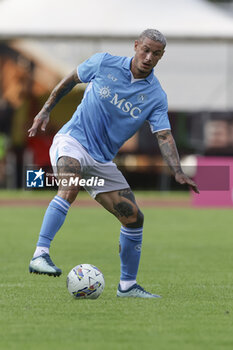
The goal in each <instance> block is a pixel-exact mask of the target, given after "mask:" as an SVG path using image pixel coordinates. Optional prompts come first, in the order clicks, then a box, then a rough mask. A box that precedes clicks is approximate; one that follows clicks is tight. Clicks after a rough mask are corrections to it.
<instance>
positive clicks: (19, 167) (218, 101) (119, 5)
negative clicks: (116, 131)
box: [0, 0, 233, 190]
mask: <svg viewBox="0 0 233 350" xmlns="http://www.w3.org/2000/svg"><path fill="white" fill-rule="evenodd" d="M146 28H155V29H158V30H160V31H161V32H162V33H163V34H164V35H165V36H166V38H167V48H166V53H165V55H164V57H163V59H162V60H161V61H160V63H159V64H158V66H157V67H156V69H155V74H156V76H157V77H158V78H159V80H160V82H161V85H162V86H163V88H164V90H165V91H166V93H167V95H168V102H169V117H170V122H171V125H172V130H173V135H174V137H175V140H176V142H177V146H178V149H179V153H180V156H181V158H182V161H183V164H184V166H186V167H187V172H189V171H188V168H189V167H192V166H193V165H196V164H197V162H198V159H199V158H200V159H207V160H208V159H209V157H215V159H217V158H218V159H227V160H228V161H231V160H232V159H233V158H231V157H233V1H226V0H225V1H220V0H219V1H217V0H216V1H207V0H176V1H173V0H144V1H141V0H140V1H139V0H134V1H131V0H118V1H117V0H108V1H107V0H98V1H95V0H86V1H83V0H66V1H62V0H34V1H31V0H20V1H18V0H0V188H8V189H11V188H22V187H24V183H25V167H27V166H31V165H33V166H35V167H38V168H40V167H43V168H46V167H49V166H50V162H49V154H48V150H49V147H50V145H51V142H52V138H53V136H54V134H55V133H56V132H57V131H58V130H59V128H60V127H61V126H62V125H63V124H64V123H65V122H66V121H68V120H69V119H70V117H71V116H72V114H73V112H74V110H75V109H76V107H77V104H79V103H80V101H81V99H82V96H83V92H84V88H85V86H84V85H82V86H78V87H77V88H75V89H73V91H72V92H71V93H70V94H69V95H67V96H66V97H65V98H64V99H63V100H62V101H61V102H60V103H59V105H58V106H56V107H55V108H54V110H53V112H52V114H51V121H50V123H49V125H48V127H47V130H46V132H45V133H42V132H39V133H38V134H37V136H36V137H34V138H30V139H29V138H28V137H27V130H28V128H29V127H30V126H31V124H32V121H33V118H34V117H35V115H36V114H37V113H38V112H39V110H40V109H41V107H42V106H43V104H44V102H45V101H46V99H47V98H48V95H49V93H50V92H51V90H52V88H53V87H54V86H55V85H56V83H57V82H58V81H60V80H61V79H62V78H63V77H64V76H65V75H66V74H68V73H69V72H70V71H72V70H73V69H74V68H75V67H76V66H77V65H78V64H79V63H81V62H82V61H84V60H85V59H87V58H88V57H89V56H90V55H92V54H94V53H96V52H105V51H107V52H109V53H111V54H116V55H125V56H133V55H134V50H133V45H134V40H135V39H136V38H137V37H138V35H139V34H140V32H141V31H143V30H144V29H146ZM116 162H117V164H118V165H119V166H120V167H121V168H122V169H123V172H124V174H125V175H126V177H127V179H128V181H129V182H130V184H131V186H132V188H133V189H157V190H173V189H177V185H176V184H175V182H174V180H173V179H172V177H171V176H170V174H169V172H168V171H166V167H164V165H163V162H162V159H161V156H160V152H159V149H158V146H157V144H156V142H155V140H154V137H153V136H152V135H151V133H150V129H149V126H148V125H147V124H145V125H144V126H143V127H142V128H141V130H140V131H139V132H138V133H137V134H136V135H135V136H134V137H133V138H132V139H130V140H128V142H126V144H125V145H124V146H123V147H122V149H121V150H120V152H119V155H118V156H117V158H116ZM204 164H205V163H204ZM152 173H153V176H151V175H152ZM190 175H193V176H194V175H195V172H193V171H191V174H190Z"/></svg>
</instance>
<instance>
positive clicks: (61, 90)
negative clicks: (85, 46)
mask: <svg viewBox="0 0 233 350" xmlns="http://www.w3.org/2000/svg"><path fill="white" fill-rule="evenodd" d="M79 83H81V81H80V80H79V78H78V75H77V72H76V70H74V71H73V72H71V73H70V74H69V75H68V76H67V77H65V78H64V79H62V80H61V81H60V83H58V84H57V85H56V86H55V88H54V89H53V91H52V92H51V94H50V96H49V98H48V100H47V101H46V102H45V104H44V106H43V108H42V109H41V111H40V112H39V113H38V114H37V115H36V116H35V118H34V121H33V124H32V127H31V128H30V129H29V130H28V132H29V137H32V136H35V135H36V133H37V129H38V127H39V125H40V124H41V130H43V131H44V130H45V128H46V125H47V124H48V122H49V115H50V112H51V111H52V109H53V108H54V107H55V106H56V104H57V103H58V102H59V101H60V99H61V98H62V97H63V96H65V95H67V94H68V92H70V91H71V90H72V89H73V87H74V86H75V85H77V84H79Z"/></svg>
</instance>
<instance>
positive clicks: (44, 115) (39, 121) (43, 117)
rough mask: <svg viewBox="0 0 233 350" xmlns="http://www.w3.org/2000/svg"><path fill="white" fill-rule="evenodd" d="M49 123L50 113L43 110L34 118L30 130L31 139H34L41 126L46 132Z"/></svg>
mask: <svg viewBox="0 0 233 350" xmlns="http://www.w3.org/2000/svg"><path fill="white" fill-rule="evenodd" d="M48 122H49V112H47V111H44V110H41V111H40V112H39V113H38V114H37V115H36V116H35V118H34V121H33V124H32V126H31V128H30V129H29V130H28V133H29V135H28V136H29V137H33V136H35V135H36V133H37V129H38V127H39V126H40V125H41V130H42V131H45V129H46V126H47V124H48Z"/></svg>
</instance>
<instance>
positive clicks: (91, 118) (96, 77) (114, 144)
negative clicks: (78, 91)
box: [59, 53, 170, 163]
mask: <svg viewBox="0 0 233 350" xmlns="http://www.w3.org/2000/svg"><path fill="white" fill-rule="evenodd" d="M131 60H132V58H129V57H120V56H111V55H110V54H108V53H97V54H95V55H94V56H92V57H90V58H89V59H88V60H86V61H85V62H83V63H82V64H80V65H79V66H78V68H77V73H78V76H79V79H80V80H81V81H82V82H83V83H89V84H88V86H87V88H86V91H85V94H84V97H83V100H82V102H81V104H80V105H79V106H78V108H77V110H76V111H75V113H74V114H73V117H72V118H71V119H70V121H69V122H68V123H66V124H65V125H64V126H63V127H62V128H61V130H60V131H59V133H60V134H69V135H70V136H72V137H73V138H75V139H76V140H78V141H79V142H80V143H81V144H82V146H83V147H84V148H85V149H86V150H87V152H88V153H89V154H90V155H91V156H92V157H93V158H94V159H95V160H97V161H98V162H101V163H106V162H108V161H111V160H112V159H113V158H114V157H115V155H116V154H117V152H118V150H119V148H120V147H121V146H122V145H123V143H124V142H125V141H126V140H128V139H129V138H130V137H131V136H132V135H134V134H135V133H136V131H137V130H138V129H139V128H140V127H141V126H142V124H143V123H144V122H145V121H148V122H149V123H150V126H151V130H152V132H157V131H159V130H165V129H170V123H169V120H168V115H167V110H168V106H167V97H166V94H165V92H164V91H163V89H162V88H161V85H160V83H159V81H158V79H157V78H156V77H155V76H154V72H153V71H152V72H151V74H150V75H149V76H148V77H147V78H145V79H134V78H133V76H132V73H131V70H130V64H131Z"/></svg>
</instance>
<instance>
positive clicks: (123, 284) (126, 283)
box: [120, 280, 137, 290]
mask: <svg viewBox="0 0 233 350" xmlns="http://www.w3.org/2000/svg"><path fill="white" fill-rule="evenodd" d="M135 283H137V282H136V280H134V281H120V286H121V290H127V289H129V288H130V287H132V286H133V285H134V284H135Z"/></svg>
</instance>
